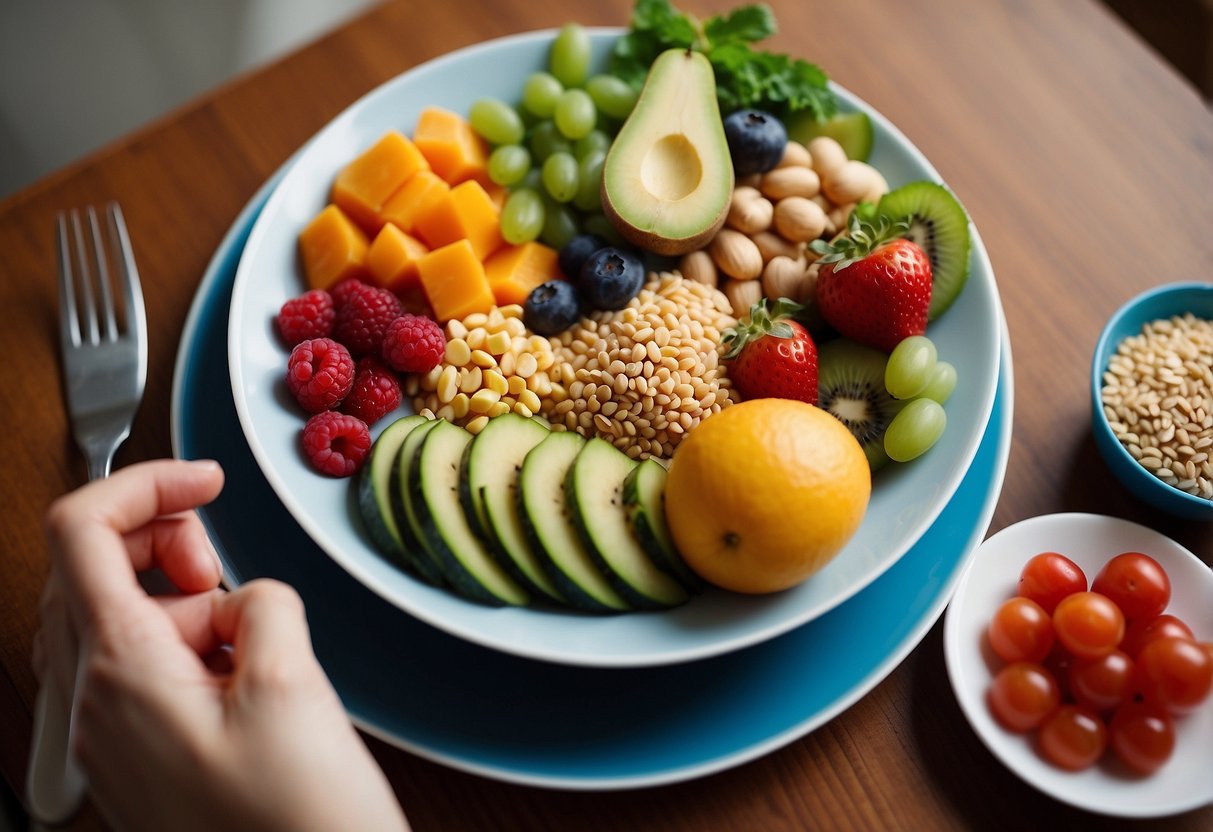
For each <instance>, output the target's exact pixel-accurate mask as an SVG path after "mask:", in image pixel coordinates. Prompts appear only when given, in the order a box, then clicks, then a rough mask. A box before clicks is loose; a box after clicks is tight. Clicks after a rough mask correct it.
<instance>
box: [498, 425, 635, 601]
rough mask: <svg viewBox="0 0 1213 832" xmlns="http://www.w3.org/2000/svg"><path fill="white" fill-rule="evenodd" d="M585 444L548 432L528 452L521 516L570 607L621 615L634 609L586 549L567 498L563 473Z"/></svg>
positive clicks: (570, 434) (582, 440)
mask: <svg viewBox="0 0 1213 832" xmlns="http://www.w3.org/2000/svg"><path fill="white" fill-rule="evenodd" d="M585 441H586V440H585V437H583V436H581V435H580V434H577V433H573V432H571V431H562V432H558V433H550V434H548V435H547V436H546V437H544V439H543V441H542V442H540V443H539V444H538V445H536V446H535V447H534V448H532V449H531V450H530V452H529V453H527V455H526V459H525V460H523V463H522V471H521V473H520V474H519V476H518V493H517V500H518V505H519V509H520V511H519V515H520V517H521V519H522V523H523V528H524V529H525V530H526V534H527V538H528V539H529V540H530V543H531V546H532V547H533V548H534V550H535V552H536V553H538V554H539V555H540V556H541V557H542V558H543V564H544V566H545V567H546V569H547V572H548V575H549V577H550V578H551V579H552V582H553V583H554V584H555V585H556V586H557V588H558V589H559V590H560V593H561V595H563V596H564V598H565V599H566V600H567V601H568V603H569V604H570V605H571V606H574V607H577V608H579V609H582V610H587V611H591V612H619V611H623V610H627V609H630V605H629V604H628V602H627V601H625V600H624V599H623V598H622V597H621V596H620V595H619V593H618V592H616V591H615V590H614V588H612V586H611V583H610V581H609V580H607V577H606V576H605V575H604V574H603V572H602V570H601V569H600V568H599V566H598V564H597V563H595V561H594V558H593V556H592V555H591V554H590V553H589V551H588V550H587V548H586V546H585V543H584V542H583V541H582V539H581V536H580V535H579V534H578V533H577V529H576V527H575V526H574V525H573V519H572V516H571V512H570V510H569V506H568V502H567V500H566V499H565V491H564V479H565V474H566V472H567V471H568V470H569V469H570V468H571V467H572V465H573V461H574V460H575V459H576V458H577V455H578V453H579V452H580V451H581V448H582V447H583V446H584V445H585Z"/></svg>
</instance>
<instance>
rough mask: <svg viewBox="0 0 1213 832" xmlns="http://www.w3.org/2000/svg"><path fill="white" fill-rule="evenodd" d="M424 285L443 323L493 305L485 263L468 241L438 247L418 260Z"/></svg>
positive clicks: (436, 316) (488, 308) (485, 309)
mask: <svg viewBox="0 0 1213 832" xmlns="http://www.w3.org/2000/svg"><path fill="white" fill-rule="evenodd" d="M417 270H418V273H419V275H420V277H421V285H422V287H423V288H424V289H425V296H426V297H427V298H429V301H430V307H431V308H432V309H433V310H434V317H435V319H436V320H437V321H438V322H439V323H444V322H446V321H449V320H450V319H451V318H463V317H465V316H467V315H470V314H472V313H473V312H488V311H489V310H490V309H491V308H492V307H493V291H492V289H490V288H489V280H488V278H487V277H485V275H484V264H483V263H481V262H480V258H479V257H477V256H476V252H475V251H473V250H472V244H471V243H470V242H469V241H468V240H458V241H456V242H454V243H451V244H450V245H446V246H443V247H442V248H436V249H434V250H433V251H431V252H430V253H429V254H427V255H425V256H424V257H422V258H421V260H419V261H418V263H417Z"/></svg>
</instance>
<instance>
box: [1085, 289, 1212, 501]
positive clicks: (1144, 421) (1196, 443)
mask: <svg viewBox="0 0 1213 832" xmlns="http://www.w3.org/2000/svg"><path fill="white" fill-rule="evenodd" d="M1091 406H1092V414H1091V422H1092V428H1093V430H1094V433H1095V444H1096V445H1097V446H1098V447H1099V451H1100V453H1101V454H1102V455H1103V457H1104V459H1105V460H1106V461H1107V464H1108V467H1110V468H1111V469H1112V473H1113V474H1115V475H1116V477H1117V478H1118V479H1119V480H1120V481H1121V483H1123V484H1124V486H1125V487H1126V488H1128V489H1129V490H1130V491H1132V492H1133V493H1134V494H1136V495H1138V496H1139V497H1141V499H1143V500H1145V501H1146V502H1147V503H1148V504H1150V505H1151V506H1154V507H1155V508H1158V509H1162V510H1163V511H1167V512H1169V513H1171V514H1175V515H1178V516H1180V517H1186V518H1190V519H1195V520H1213V283H1208V282H1205V283H1173V284H1169V285H1166V286H1159V287H1157V288H1154V289H1150V290H1149V291H1147V292H1143V293H1142V294H1140V295H1138V296H1137V297H1135V298H1133V299H1132V300H1130V301H1129V302H1128V303H1126V304H1125V305H1124V306H1122V307H1121V308H1120V309H1119V310H1117V312H1116V314H1114V315H1113V316H1112V318H1111V319H1110V320H1109V321H1108V323H1107V325H1106V326H1105V327H1104V330H1103V332H1102V334H1101V335H1100V337H1099V343H1098V344H1097V345H1096V347H1095V358H1094V360H1093V361H1092V364H1091Z"/></svg>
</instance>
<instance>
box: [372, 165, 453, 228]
mask: <svg viewBox="0 0 1213 832" xmlns="http://www.w3.org/2000/svg"><path fill="white" fill-rule="evenodd" d="M450 190H451V186H450V185H448V184H446V180H444V179H442V178H441V177H440V176H438V174H436V173H434V172H433V171H429V170H423V171H418V172H417V173H415V174H413V175H412V176H410V177H409V179H408V181H406V182H405V183H404V184H403V185H401V186H400V188H399V190H397V191H396V192H395V193H394V194H392V195H391V196H390V197H388V200H387V202H385V203H384V204H383V210H381V211H380V212H379V219H380V220H382V221H383V222H385V223H389V222H390V223H391V224H392V225H394V226H396V227H397V228H399V229H400V230H401V231H404V232H405V233H407V234H416V233H417V221H418V220H419V219H420V218H421V217H424V216H425V215H426V214H428V213H429V212H430V211H432V210H434V206H436V205H437V204H438V203H439V202H441V201H442V199H443V197H445V196H446V195H447V194H448V193H449V192H450Z"/></svg>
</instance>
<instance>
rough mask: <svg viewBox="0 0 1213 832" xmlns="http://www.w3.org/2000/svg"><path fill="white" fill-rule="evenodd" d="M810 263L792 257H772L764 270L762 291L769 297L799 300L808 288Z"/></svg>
mask: <svg viewBox="0 0 1213 832" xmlns="http://www.w3.org/2000/svg"><path fill="white" fill-rule="evenodd" d="M807 278H808V264H807V263H806V262H805V261H804V260H793V259H792V258H790V257H782V256H780V257H772V258H771V261H770V262H769V263H767V265H766V268H765V269H763V270H762V293H763V294H764V295H766V296H767V297H768V298H788V299H790V300H794V301H799V300H800V299H801V298H802V297H803V296H804V292H805V289H806V284H807Z"/></svg>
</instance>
